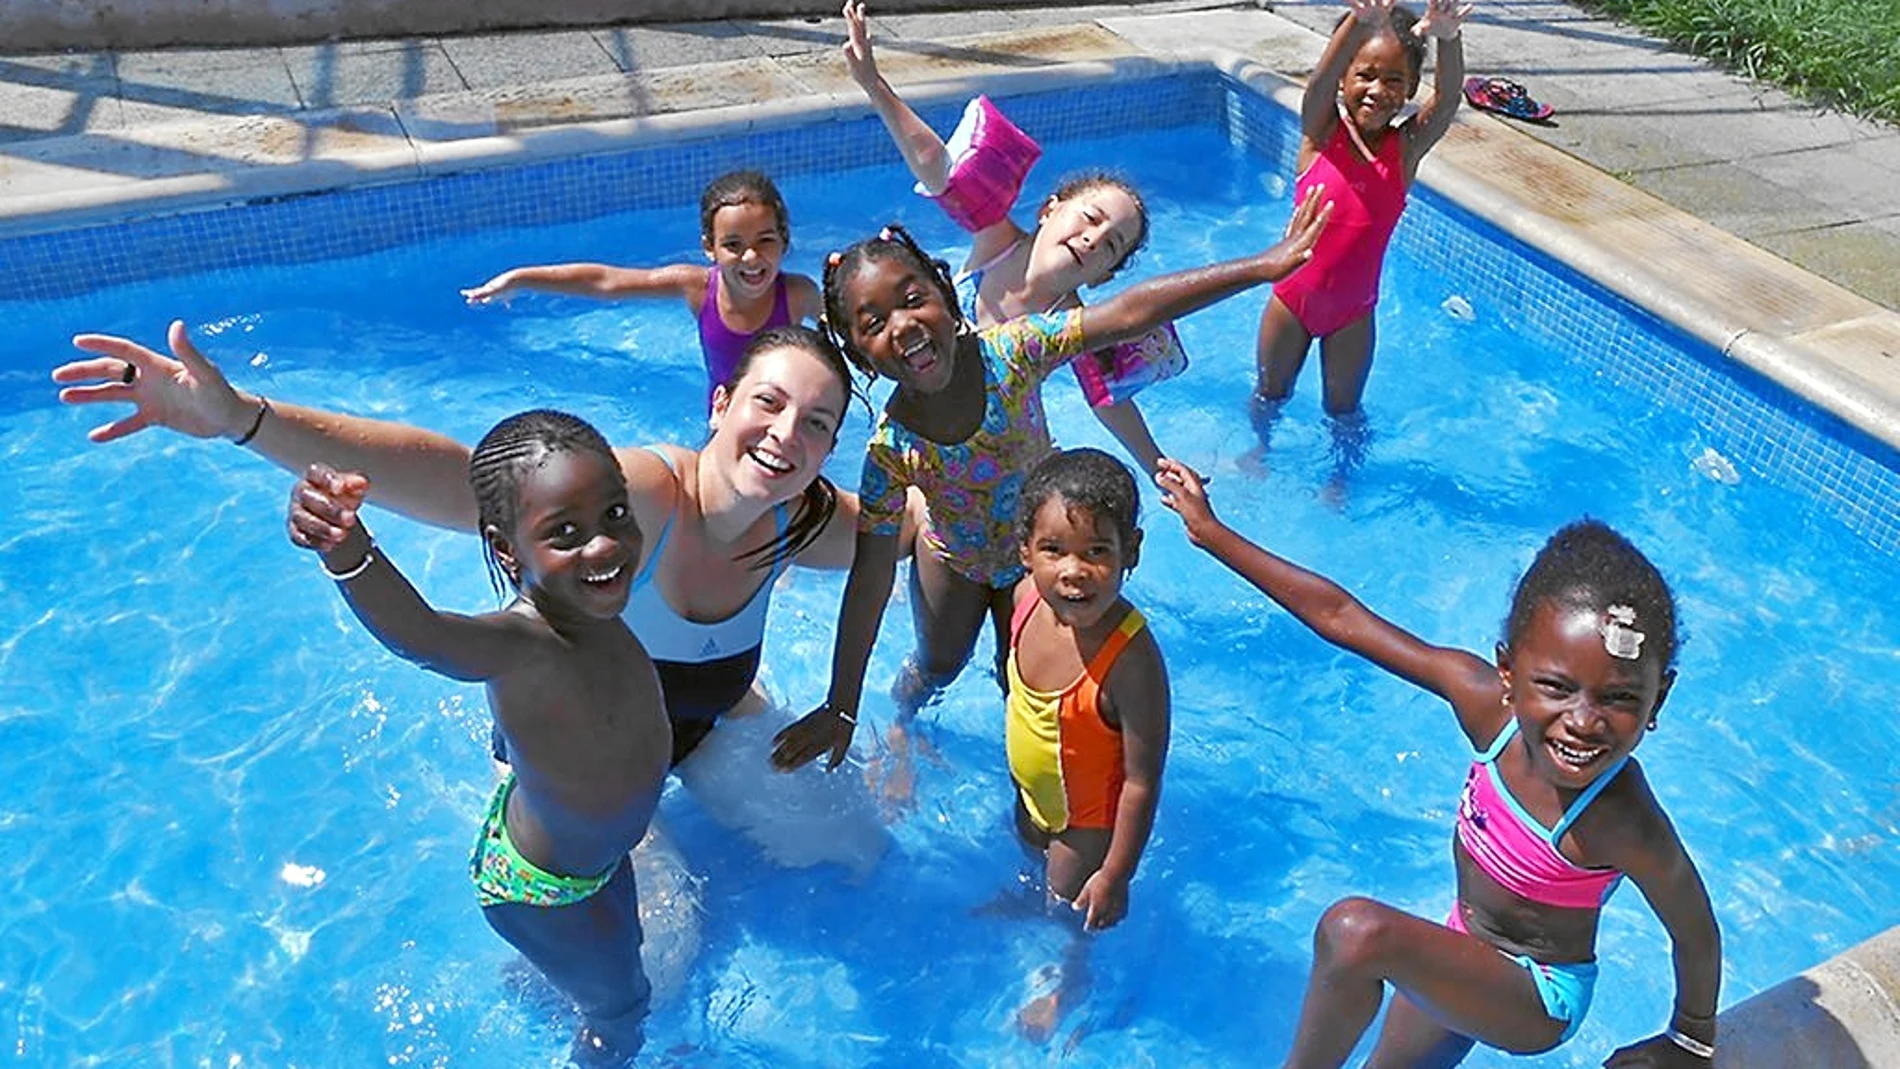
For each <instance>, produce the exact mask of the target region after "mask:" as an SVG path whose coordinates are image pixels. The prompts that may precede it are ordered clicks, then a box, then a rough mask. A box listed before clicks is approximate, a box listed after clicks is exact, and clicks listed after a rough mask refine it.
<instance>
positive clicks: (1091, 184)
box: [1050, 171, 1148, 285]
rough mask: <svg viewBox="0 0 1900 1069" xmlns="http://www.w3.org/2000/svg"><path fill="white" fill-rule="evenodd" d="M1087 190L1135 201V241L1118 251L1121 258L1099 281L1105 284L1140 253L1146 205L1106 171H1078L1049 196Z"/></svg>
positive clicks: (1123, 181) (1122, 180)
mask: <svg viewBox="0 0 1900 1069" xmlns="http://www.w3.org/2000/svg"><path fill="white" fill-rule="evenodd" d="M1091 189H1118V190H1120V191H1121V192H1123V193H1125V194H1127V196H1128V199H1129V200H1131V201H1134V202H1135V219H1136V220H1137V221H1138V222H1140V224H1141V225H1140V226H1139V227H1138V228H1136V230H1135V240H1133V241H1131V242H1129V243H1128V247H1127V248H1126V249H1123V250H1122V254H1121V257H1120V258H1119V259H1117V260H1116V261H1115V262H1114V263H1113V264H1110V265H1109V268H1108V274H1106V275H1104V276H1102V279H1101V282H1107V281H1108V280H1109V279H1111V278H1114V277H1115V272H1117V271H1120V270H1121V269H1122V267H1123V266H1124V265H1126V264H1127V263H1128V261H1129V260H1130V259H1132V258H1133V257H1134V255H1135V254H1136V253H1138V252H1140V251H1141V249H1142V246H1144V245H1146V244H1148V202H1147V201H1145V200H1142V199H1141V193H1140V192H1139V191H1137V190H1136V189H1135V186H1134V184H1133V183H1132V182H1130V181H1128V180H1127V179H1126V178H1123V177H1121V176H1120V175H1117V174H1112V173H1110V172H1108V171H1081V172H1078V173H1076V174H1072V175H1069V176H1067V177H1065V178H1064V179H1063V180H1062V184H1061V185H1059V186H1057V187H1056V191H1055V192H1054V193H1051V194H1050V196H1052V197H1054V198H1055V199H1056V200H1059V201H1063V200H1068V199H1069V198H1070V197H1074V196H1076V195H1078V194H1082V193H1087V192H1088V191H1089V190H1091ZM1096 284H1097V285H1099V284H1100V283H1096Z"/></svg>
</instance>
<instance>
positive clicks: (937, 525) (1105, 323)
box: [772, 197, 1327, 769]
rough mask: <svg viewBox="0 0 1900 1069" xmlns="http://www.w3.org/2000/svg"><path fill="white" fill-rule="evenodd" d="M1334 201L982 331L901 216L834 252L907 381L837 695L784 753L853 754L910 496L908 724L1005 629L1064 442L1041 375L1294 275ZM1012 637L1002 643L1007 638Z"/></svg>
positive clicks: (841, 321) (798, 759)
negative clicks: (1212, 258) (1210, 253)
mask: <svg viewBox="0 0 1900 1069" xmlns="http://www.w3.org/2000/svg"><path fill="white" fill-rule="evenodd" d="M1326 215H1327V210H1326V207H1325V206H1324V203H1323V201H1322V199H1321V198H1320V197H1312V198H1309V199H1308V200H1307V202H1306V203H1305V204H1303V205H1302V206H1301V207H1300V209H1299V210H1298V211H1296V212H1295V213H1294V215H1293V218H1292V221H1291V222H1289V223H1288V225H1287V231H1286V236H1284V237H1283V238H1282V239H1281V240H1280V241H1279V242H1278V243H1276V244H1275V245H1274V246H1273V247H1271V248H1269V249H1267V250H1266V251H1265V252H1262V253H1260V254H1258V255H1255V256H1249V257H1243V258H1241V259H1238V260H1230V261H1228V262H1226V263H1220V264H1214V265H1212V266H1209V267H1203V268H1197V269H1193V270H1188V271H1180V272H1176V273H1174V274H1170V275H1163V276H1161V277H1159V278H1153V279H1149V280H1147V281H1145V282H1142V283H1140V284H1138V285H1135V286H1132V287H1130V288H1128V289H1126V290H1124V291H1122V292H1121V293H1118V294H1116V295H1115V296H1114V297H1112V298H1110V299H1108V300H1107V301H1104V302H1102V303H1101V304H1096V305H1089V306H1087V307H1083V308H1071V309H1067V310H1064V311H1060V312H1049V313H1043V314H1037V315H1030V316H1023V317H1021V318H1018V319H1012V320H1008V321H1006V322H1003V323H998V324H996V325H995V326H992V327H988V328H986V329H983V330H981V331H977V330H972V329H970V327H969V326H968V325H967V323H966V321H965V320H964V318H963V316H962V314H961V313H960V312H959V311H958V310H957V303H956V294H955V292H954V290H953V288H952V286H951V281H950V275H949V270H948V267H947V266H946V265H945V264H944V263H943V262H942V261H941V260H933V259H931V257H930V256H929V255H928V254H927V253H925V252H924V251H923V250H922V249H920V248H918V246H917V243H916V242H915V241H913V240H912V239H911V237H910V235H909V234H907V233H905V231H904V230H903V228H901V227H898V226H890V227H886V228H885V229H884V230H883V231H882V232H881V233H880V234H878V235H877V236H876V237H873V238H869V239H867V240H865V241H860V242H858V243H857V244H855V245H853V246H851V247H850V248H848V249H846V250H844V251H843V252H841V253H837V254H834V255H833V256H832V257H830V258H829V259H828V261H827V263H826V266H825V278H824V291H825V326H826V329H827V330H829V331H830V332H831V333H832V336H833V337H834V338H836V339H837V341H838V347H839V348H840V349H842V350H844V353H845V355H846V356H848V357H850V358H851V360H852V362H853V363H855V364H857V366H858V367H859V369H860V370H863V371H865V372H867V373H869V374H871V375H874V376H883V377H885V378H889V379H893V380H895V381H896V383H897V388H896V390H895V391H894V392H893V393H892V394H891V396H890V400H889V401H888V402H887V403H886V404H885V406H884V411H883V413H882V414H881V415H880V416H879V418H878V421H877V425H876V427H875V428H874V429H873V431H872V434H871V440H870V443H869V444H868V446H867V448H866V452H865V458H864V466H863V469H862V474H861V475H860V477H859V483H858V492H859V495H860V501H861V507H860V511H859V514H858V532H859V533H858V545H857V553H856V555H855V557H854V559H853V561H852V564H851V576H850V578H849V580H847V582H846V584H845V595H844V605H843V607H842V608H841V609H840V610H839V614H838V632H837V637H836V639H835V640H834V641H835V644H834V646H833V648H832V662H831V687H830V691H829V693H828V694H827V695H826V698H825V701H824V704H822V705H820V706H819V707H818V708H817V709H815V710H813V711H812V712H811V713H809V714H807V715H806V716H805V717H804V718H803V719H801V720H799V721H798V722H797V723H795V724H793V725H791V726H790V727H788V728H786V729H785V730H784V731H781V732H780V733H779V735H778V738H777V740H776V744H775V746H774V749H773V753H772V760H773V762H774V763H775V764H777V765H778V766H779V767H780V768H788V769H789V768H797V767H799V766H800V765H804V764H806V763H809V762H810V761H811V760H812V759H813V758H815V757H817V756H819V755H820V754H828V755H829V764H828V767H830V768H836V767H837V766H838V764H839V763H840V762H842V761H843V760H844V755H845V752H846V751H847V750H848V749H849V748H850V745H851V735H852V732H853V730H854V729H855V727H856V725H857V714H858V700H859V697H860V693H861V691H862V690H863V686H864V673H865V668H866V666H867V665H868V663H869V661H870V656H871V648H872V646H873V644H874V643H875V641H876V639H877V630H878V625H879V622H880V621H881V620H882V618H883V615H884V605H885V603H886V602H887V601H888V600H889V598H890V593H891V586H892V584H893V583H894V581H895V579H896V567H897V559H898V549H899V544H900V543H899V533H900V529H901V524H902V521H903V519H904V517H905V515H906V514H907V506H908V500H909V498H908V495H909V490H910V488H911V487H915V488H916V489H917V490H918V491H919V492H920V493H921V495H922V498H923V502H924V515H923V516H922V517H921V518H920V520H919V526H918V529H917V551H916V553H915V555H914V559H913V563H912V567H911V575H910V586H911V612H912V622H913V624H914V626H915V628H916V633H917V649H916V652H915V653H913V654H912V655H911V658H910V660H909V662H908V664H907V665H906V667H905V670H904V671H903V672H902V673H901V674H900V677H899V679H898V681H897V683H896V684H895V685H894V686H893V688H892V698H893V700H894V701H895V702H896V703H897V712H898V721H899V723H900V724H901V722H902V721H903V720H904V719H905V718H907V717H908V716H910V715H911V714H912V713H914V712H915V710H916V709H917V708H918V707H919V706H920V705H922V704H923V703H924V702H925V701H927V700H928V699H929V698H930V697H931V695H932V694H934V693H935V692H936V691H937V690H938V689H940V688H941V687H943V686H946V685H948V684H949V683H950V681H951V680H953V679H954V678H956V675H957V673H958V672H959V671H961V670H962V668H963V664H964V662H965V661H967V660H968V659H969V656H970V651H971V649H972V648H974V646H975V644H976V636H977V632H978V631H980V630H981V629H982V626H983V620H984V619H985V617H990V618H992V619H993V620H994V621H995V622H996V625H997V629H998V631H999V633H1000V632H1001V631H1002V628H1003V625H1004V624H1006V623H1007V621H1008V618H1009V612H1010V592H1011V591H1012V590H1013V589H1014V588H1015V585H1016V581H1017V580H1018V579H1020V578H1022V575H1023V568H1022V563H1021V561H1020V560H1019V559H1018V556H1017V552H1016V542H1017V539H1016V534H1015V524H1016V507H1017V502H1018V498H1019V496H1020V494H1021V490H1022V484H1023V480H1024V479H1025V478H1026V477H1027V476H1028V474H1029V471H1030V469H1031V468H1033V467H1035V465H1036V464H1037V462H1038V461H1040V460H1042V458H1043V457H1044V456H1046V455H1047V454H1048V453H1049V452H1051V451H1052V450H1053V448H1054V445H1053V444H1052V442H1051V441H1050V438H1049V429H1048V424H1047V421H1046V419H1045V418H1044V416H1043V409H1042V382H1043V379H1045V378H1046V377H1047V376H1048V375H1049V374H1050V373H1051V372H1053V371H1055V370H1056V369H1057V368H1059V367H1061V366H1062V365H1063V364H1065V363H1067V362H1068V361H1069V360H1070V359H1072V358H1074V357H1075V356H1076V355H1077V354H1079V353H1082V352H1086V351H1088V350H1090V349H1092V348H1099V347H1100V346H1102V345H1106V344H1113V343H1115V342H1117V341H1121V340H1123V339H1126V338H1130V337H1133V336H1136V335H1138V334H1141V333H1143V332H1145V331H1148V330H1151V329H1153V328H1154V327H1155V326H1156V325H1157V324H1159V323H1161V322H1162V321H1163V320H1167V319H1173V318H1178V317H1180V316H1183V315H1187V314H1188V313H1190V312H1193V311H1196V310H1197V309H1200V308H1204V307H1206V306H1207V305H1210V304H1213V303H1215V302H1216V301H1219V300H1221V299H1223V298H1225V297H1229V296H1232V295H1233V294H1236V293H1239V292H1241V291H1243V290H1245V289H1248V288H1250V287H1253V286H1256V285H1260V284H1262V283H1266V282H1271V281H1273V280H1275V279H1278V278H1281V277H1283V276H1285V275H1287V274H1288V273H1290V272H1292V271H1293V270H1295V269H1296V268H1298V267H1299V266H1300V264H1302V263H1304V262H1305V260H1306V258H1307V256H1308V255H1310V252H1311V249H1312V246H1313V242H1314V241H1315V240H1316V239H1317V238H1318V236H1319V233H1320V229H1321V227H1322V226H1324V224H1325V220H1326ZM1000 645H1003V644H1001V643H999V646H1000Z"/></svg>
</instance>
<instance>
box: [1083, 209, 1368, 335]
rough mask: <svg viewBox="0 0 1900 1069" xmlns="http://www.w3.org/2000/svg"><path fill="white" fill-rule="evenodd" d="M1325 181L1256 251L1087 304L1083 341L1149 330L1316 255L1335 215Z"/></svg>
mask: <svg viewBox="0 0 1900 1069" xmlns="http://www.w3.org/2000/svg"><path fill="white" fill-rule="evenodd" d="M1325 193H1326V189H1325V187H1324V186H1315V187H1314V188H1313V191H1312V192H1311V193H1310V194H1308V195H1307V198H1306V200H1305V202H1304V203H1302V204H1300V205H1299V206H1298V207H1296V208H1294V209H1293V218H1292V219H1290V220H1288V222H1287V227H1286V235H1285V236H1284V237H1282V238H1281V239H1280V240H1279V241H1278V242H1276V243H1275V244H1274V245H1273V247H1272V248H1269V249H1268V250H1267V251H1265V252H1262V253H1258V254H1256V255H1253V256H1243V257H1241V258H1240V259H1238V260H1228V261H1226V262H1224V263H1218V264H1213V265H1211V266H1208V267H1197V268H1190V269H1188V270H1186V271H1176V272H1174V273H1173V274H1169V275H1162V276H1160V277H1159V278H1151V279H1148V280H1147V281H1145V282H1141V283H1138V284H1136V285H1133V286H1130V287H1128V288H1127V289H1125V290H1123V291H1121V292H1120V293H1117V294H1116V295H1115V296H1113V297H1110V298H1109V299H1108V300H1106V301H1103V302H1102V303H1100V304H1091V305H1086V306H1084V307H1083V308H1082V310H1081V315H1082V338H1083V344H1084V345H1085V346H1086V347H1087V348H1090V349H1099V348H1101V347H1102V346H1104V345H1113V344H1115V343H1117V342H1122V341H1127V340H1128V339H1130V338H1133V337H1136V336H1138V335H1141V334H1145V333H1147V332H1148V331H1150V330H1153V329H1154V328H1155V327H1158V326H1160V325H1161V324H1162V323H1165V322H1167V321H1168V320H1171V319H1179V318H1181V317H1182V316H1185V315H1187V314H1189V313H1190V312H1197V311H1199V310H1201V309H1203V308H1205V307H1207V306H1208V305H1210V304H1214V303H1215V302H1217V301H1221V300H1224V299H1226V298H1228V297H1231V296H1233V295H1234V294H1236V293H1239V292H1241V291H1242V290H1247V289H1251V288H1253V287H1254V286H1258V285H1261V284H1262V283H1266V282H1277V281H1279V280H1280V279H1282V278H1285V277H1286V276H1287V275H1290V274H1292V273H1293V272H1294V270H1296V269H1297V268H1298V267H1299V266H1300V265H1301V264H1303V263H1305V262H1306V261H1307V260H1308V259H1309V258H1310V257H1311V256H1312V255H1313V243H1314V242H1315V241H1318V240H1319V235H1320V231H1321V230H1322V229H1323V228H1324V227H1325V225H1326V220H1327V218H1328V217H1330V216H1331V215H1332V202H1331V201H1329V200H1326V199H1325Z"/></svg>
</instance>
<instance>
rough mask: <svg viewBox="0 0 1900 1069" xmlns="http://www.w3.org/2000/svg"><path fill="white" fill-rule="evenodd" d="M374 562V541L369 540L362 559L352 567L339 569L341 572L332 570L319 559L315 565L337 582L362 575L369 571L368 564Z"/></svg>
mask: <svg viewBox="0 0 1900 1069" xmlns="http://www.w3.org/2000/svg"><path fill="white" fill-rule="evenodd" d="M375 563H376V543H374V542H371V543H370V548H369V549H367V550H365V551H364V553H363V559H362V560H360V561H358V562H357V563H356V567H354V568H350V569H348V570H346V571H341V572H333V571H331V570H330V566H329V565H328V564H324V563H323V561H322V560H321V559H319V560H318V561H317V566H318V567H320V568H322V569H323V574H325V575H327V576H329V577H330V578H332V579H334V580H336V581H337V582H339V583H347V582H349V581H350V580H352V579H354V578H356V577H357V576H359V575H362V574H363V573H364V572H367V571H369V566H370V565H372V564H375Z"/></svg>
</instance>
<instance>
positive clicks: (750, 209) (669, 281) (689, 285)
mask: <svg viewBox="0 0 1900 1069" xmlns="http://www.w3.org/2000/svg"><path fill="white" fill-rule="evenodd" d="M699 229H700V242H701V243H702V244H703V246H704V247H705V250H706V258H707V259H708V260H711V261H712V266H711V267H706V266H702V265H700V264H667V265H666V266H664V267H653V268H640V267H615V266H613V265H611V264H597V263H571V264H544V265H541V266H538V267H517V268H513V269H511V270H508V271H503V272H502V273H501V274H499V275H496V276H495V277H494V278H491V279H489V280H488V281H487V282H484V283H482V284H481V285H479V286H476V287H475V288H474V289H467V290H463V291H462V296H463V297H466V298H468V303H470V304H487V303H489V302H491V301H503V302H505V301H507V300H508V299H509V298H510V297H511V296H513V295H514V294H515V293H517V292H519V291H521V290H546V291H548V292H552V293H566V294H571V295H573V296H577V297H598V298H601V299H602V300H614V299H617V298H621V297H678V298H680V299H682V300H684V301H685V302H686V307H688V308H690V309H692V312H693V317H694V318H695V319H697V320H698V321H699V350H700V355H701V356H703V357H704V358H705V361H706V407H707V409H708V410H710V409H711V408H712V396H713V388H714V387H716V386H719V385H721V384H723V383H726V382H728V381H730V380H731V378H732V371H733V368H734V367H736V366H737V365H738V363H739V354H740V353H743V352H744V351H745V347H746V343H748V342H750V341H751V340H752V339H753V338H754V337H756V336H757V335H759V334H761V333H763V332H764V331H767V330H770V329H772V328H773V327H785V326H790V325H792V324H794V323H803V322H806V321H810V320H816V319H817V318H818V313H819V312H820V311H822V307H821V302H820V300H819V297H818V285H817V283H815V282H813V281H812V280H811V279H809V278H807V277H806V276H804V275H788V274H784V273H782V272H781V271H780V270H779V265H780V263H781V262H782V261H783V260H784V258H785V254H786V253H787V252H788V251H790V250H791V245H792V228H791V220H790V218H789V216H788V214H787V212H786V210H785V198H783V197H781V196H779V192H778V187H777V186H775V185H773V184H772V180H771V179H770V178H767V177H766V176H765V175H763V174H761V173H759V172H758V171H733V172H731V173H728V174H723V175H720V176H719V177H718V178H715V179H713V181H712V184H710V185H708V186H707V187H706V191H705V192H704V193H702V194H700V197H699Z"/></svg>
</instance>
